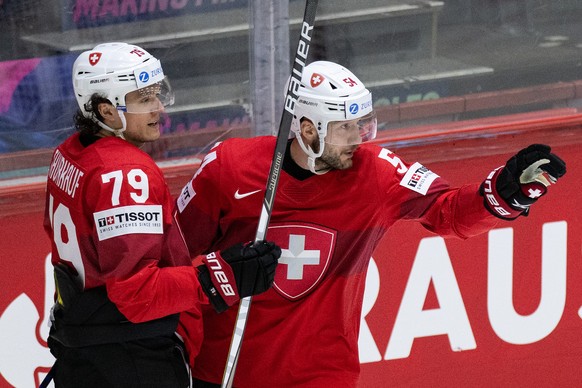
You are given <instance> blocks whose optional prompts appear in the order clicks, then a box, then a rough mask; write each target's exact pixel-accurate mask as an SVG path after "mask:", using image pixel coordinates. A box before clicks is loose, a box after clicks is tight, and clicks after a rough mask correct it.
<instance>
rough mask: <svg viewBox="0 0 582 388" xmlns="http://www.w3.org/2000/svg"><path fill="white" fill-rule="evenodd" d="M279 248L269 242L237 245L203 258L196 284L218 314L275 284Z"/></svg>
mask: <svg viewBox="0 0 582 388" xmlns="http://www.w3.org/2000/svg"><path fill="white" fill-rule="evenodd" d="M279 257H281V248H279V247H278V246H277V245H276V244H275V243H273V242H269V241H259V242H255V243H249V244H247V245H243V244H236V245H234V246H232V247H230V248H228V249H225V250H223V251H217V252H212V253H209V254H208V255H206V256H205V257H203V258H202V262H203V263H204V264H203V265H199V266H198V267H197V269H198V281H199V282H200V285H201V286H202V290H204V293H205V294H206V296H208V299H209V301H210V303H211V304H212V306H213V307H214V309H215V310H216V311H217V312H219V313H221V312H223V311H225V310H226V309H228V308H229V307H230V306H232V305H233V304H235V303H236V302H237V301H238V300H239V299H240V298H244V297H247V296H251V295H257V294H260V293H262V292H265V291H267V290H268V289H269V288H270V287H271V286H272V285H273V281H274V280H275V270H276V268H277V264H278V260H279Z"/></svg>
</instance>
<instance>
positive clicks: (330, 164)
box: [311, 137, 352, 171]
mask: <svg viewBox="0 0 582 388" xmlns="http://www.w3.org/2000/svg"><path fill="white" fill-rule="evenodd" d="M311 149H312V150H313V151H314V152H316V153H317V152H319V149H320V148H319V137H318V138H317V139H315V140H314V141H313V142H312V143H311ZM329 150H330V146H327V147H325V148H324V149H323V154H322V155H321V156H320V157H319V158H317V159H316V160H315V170H316V171H325V170H331V169H332V168H333V169H336V170H345V169H346V168H350V167H351V166H352V164H351V163H350V164H349V165H346V164H345V163H342V161H341V159H340V157H341V153H339V152H336V153H332V152H329Z"/></svg>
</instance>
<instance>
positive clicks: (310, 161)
mask: <svg viewBox="0 0 582 388" xmlns="http://www.w3.org/2000/svg"><path fill="white" fill-rule="evenodd" d="M297 141H298V142H299V146H300V147H301V149H302V150H303V152H305V154H306V155H307V167H309V171H311V172H312V173H314V174H317V175H323V174H325V173H326V172H328V171H329V170H330V168H326V169H323V170H316V169H315V160H316V159H317V158H319V157H320V156H321V155H322V154H323V147H325V143H324V142H323V141H321V140H320V143H319V152H318V153H315V152H313V149H312V148H311V146H307V145H305V143H303V139H302V138H301V136H298V137H297Z"/></svg>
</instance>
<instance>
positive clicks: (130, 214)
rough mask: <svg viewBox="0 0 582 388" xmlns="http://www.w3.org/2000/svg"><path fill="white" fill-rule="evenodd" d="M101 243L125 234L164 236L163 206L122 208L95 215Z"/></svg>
mask: <svg viewBox="0 0 582 388" xmlns="http://www.w3.org/2000/svg"><path fill="white" fill-rule="evenodd" d="M93 218H94V220H95V227H96V229H97V236H98V237H99V241H103V240H107V239H109V238H112V237H116V236H122V235H125V234H132V233H141V234H162V233H163V226H162V206H161V205H133V206H121V207H117V208H113V209H108V210H104V211H100V212H97V213H94V214H93Z"/></svg>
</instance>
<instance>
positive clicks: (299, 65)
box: [221, 0, 317, 388]
mask: <svg viewBox="0 0 582 388" xmlns="http://www.w3.org/2000/svg"><path fill="white" fill-rule="evenodd" d="M316 9H317V0H306V2H305V13H304V15H303V23H302V24H301V33H300V35H299V42H298V43H297V51H296V53H295V60H294V62H293V68H292V71H291V80H290V82H289V85H288V87H287V94H286V95H285V109H284V110H283V113H282V115H281V122H280V124H279V132H278V133H277V143H276V146H275V153H274V155H273V160H272V162H271V170H270V171H269V177H268V179H267V189H266V191H265V198H264V199H263V207H262V209H261V216H260V217H259V225H258V227H257V234H256V236H255V242H257V241H262V240H264V239H265V236H266V234H267V227H268V226H269V220H270V219H271V213H272V211H273V203H274V202H275V191H276V189H277V185H278V184H279V175H280V172H281V167H282V164H283V157H284V156H285V150H286V149H287V139H288V138H289V131H290V129H291V121H292V120H293V112H294V110H295V104H296V102H297V92H298V90H299V85H300V84H301V76H302V74H303V68H304V67H305V62H306V61H307V53H308V52H309V44H310V43H311V35H312V32H313V25H314V22H315V11H316ZM250 306H251V297H246V298H243V299H242V300H241V301H240V305H239V308H238V313H237V316H236V323H235V327H234V332H233V334H232V339H231V342H230V348H229V350H228V358H227V360H226V367H225V369H224V375H223V378H222V386H221V387H222V388H230V387H232V383H233V381H234V373H235V371H236V365H237V362H238V357H239V354H240V348H241V345H242V340H243V335H244V331H245V327H246V324H247V317H248V313H249V309H250Z"/></svg>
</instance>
